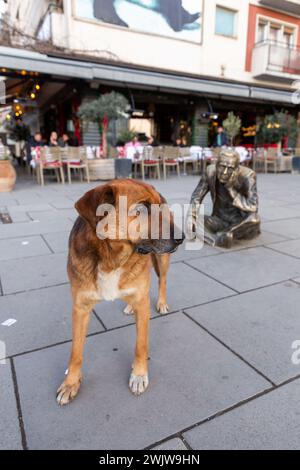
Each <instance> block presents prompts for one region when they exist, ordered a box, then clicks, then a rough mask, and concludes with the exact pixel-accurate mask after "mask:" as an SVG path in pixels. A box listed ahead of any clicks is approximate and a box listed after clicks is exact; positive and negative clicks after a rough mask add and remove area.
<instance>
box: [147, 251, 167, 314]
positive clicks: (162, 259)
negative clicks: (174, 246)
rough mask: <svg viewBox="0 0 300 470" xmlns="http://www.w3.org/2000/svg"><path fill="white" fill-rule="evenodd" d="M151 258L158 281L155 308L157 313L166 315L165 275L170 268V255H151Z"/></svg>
mask: <svg viewBox="0 0 300 470" xmlns="http://www.w3.org/2000/svg"><path fill="white" fill-rule="evenodd" d="M151 257H152V263H153V266H154V269H155V272H156V274H157V276H158V279H159V291H158V301H157V305H156V308H157V311H158V313H161V314H164V313H168V311H169V306H168V303H167V274H168V270H169V266H170V255H169V254H164V255H155V254H152V255H151Z"/></svg>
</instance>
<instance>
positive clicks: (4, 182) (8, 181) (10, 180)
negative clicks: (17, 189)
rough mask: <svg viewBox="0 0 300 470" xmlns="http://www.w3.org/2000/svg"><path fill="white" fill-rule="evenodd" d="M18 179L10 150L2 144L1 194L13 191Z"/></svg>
mask: <svg viewBox="0 0 300 470" xmlns="http://www.w3.org/2000/svg"><path fill="white" fill-rule="evenodd" d="M16 179H17V174H16V170H15V169H14V167H13V165H12V163H11V160H10V155H9V150H8V149H7V147H4V146H3V145H2V144H1V143H0V192H1V193H2V192H9V191H12V190H13V188H14V186H15V182H16Z"/></svg>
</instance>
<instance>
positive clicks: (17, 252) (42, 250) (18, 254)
mask: <svg viewBox="0 0 300 470" xmlns="http://www.w3.org/2000/svg"><path fill="white" fill-rule="evenodd" d="M49 253H51V251H50V250H49V248H48V247H47V245H46V243H45V242H44V240H43V239H42V237H40V236H36V237H24V238H10V239H9V240H0V260H1V261H4V260H9V259H16V258H28V257H30V256H38V255H46V254H49ZM0 270H1V268H0Z"/></svg>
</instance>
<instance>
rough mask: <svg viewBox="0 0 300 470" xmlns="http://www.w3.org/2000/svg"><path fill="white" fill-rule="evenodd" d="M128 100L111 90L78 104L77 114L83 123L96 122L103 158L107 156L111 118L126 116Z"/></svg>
mask: <svg viewBox="0 0 300 470" xmlns="http://www.w3.org/2000/svg"><path fill="white" fill-rule="evenodd" d="M128 110H129V102H128V101H127V99H126V98H125V96H123V95H122V94H121V93H116V92H114V91H113V92H111V93H106V94H104V95H101V96H100V97H99V98H98V99H96V100H94V101H91V102H90V103H85V104H83V105H81V106H80V108H79V111H78V116H79V118H80V119H81V121H82V122H83V123H89V122H93V123H96V124H98V126H99V129H100V132H101V137H102V148H103V156H104V158H107V157H108V147H107V129H108V125H109V122H110V121H111V120H112V119H118V118H120V117H128V115H127V111H128Z"/></svg>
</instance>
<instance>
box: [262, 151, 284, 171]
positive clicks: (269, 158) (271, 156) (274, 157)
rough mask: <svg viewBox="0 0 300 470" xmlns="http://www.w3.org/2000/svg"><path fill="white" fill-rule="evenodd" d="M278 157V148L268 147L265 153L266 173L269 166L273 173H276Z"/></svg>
mask: <svg viewBox="0 0 300 470" xmlns="http://www.w3.org/2000/svg"><path fill="white" fill-rule="evenodd" d="M279 159H280V157H279V155H278V150H277V149H275V148H269V149H268V150H267V152H266V154H265V173H268V169H269V168H270V169H272V170H273V172H274V173H278V169H279V163H280V162H279Z"/></svg>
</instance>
